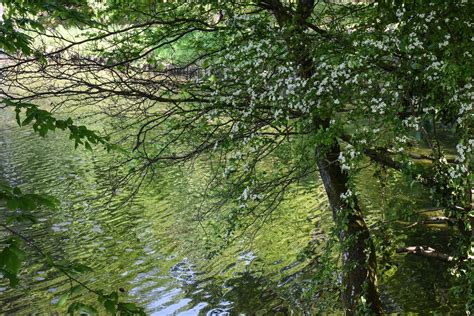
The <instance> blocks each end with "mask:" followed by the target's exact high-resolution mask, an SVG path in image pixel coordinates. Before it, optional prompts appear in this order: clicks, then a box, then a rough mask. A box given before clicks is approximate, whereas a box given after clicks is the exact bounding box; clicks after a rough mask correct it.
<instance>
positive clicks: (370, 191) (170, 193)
mask: <svg viewBox="0 0 474 316" xmlns="http://www.w3.org/2000/svg"><path fill="white" fill-rule="evenodd" d="M2 112H3V113H1V112H0V179H2V180H3V181H6V182H8V183H9V184H11V185H15V186H16V185H18V186H21V187H22V188H24V189H25V190H30V191H36V192H46V193H49V194H51V195H53V196H55V197H57V198H59V199H60V200H61V207H60V209H59V210H56V211H48V210H42V211H40V212H39V213H38V214H37V216H38V218H39V223H38V224H34V225H27V226H20V227H17V229H18V230H20V231H21V232H23V233H24V234H25V235H27V236H28V237H29V238H31V239H32V240H34V242H35V243H36V244H38V245H39V246H40V247H41V248H42V249H43V250H44V251H45V252H46V253H48V254H50V255H52V256H53V257H54V258H55V259H56V260H60V259H67V260H68V261H76V260H77V261H79V262H81V263H84V264H86V265H88V266H90V267H92V268H93V272H90V273H87V274H86V275H84V276H82V277H81V280H84V281H85V282H86V283H87V284H89V285H90V286H91V287H93V288H97V289H103V290H104V291H105V292H107V291H112V290H115V291H116V290H118V289H123V292H121V296H122V299H123V300H125V301H127V300H129V301H135V302H137V303H138V304H139V305H141V306H144V307H145V308H146V311H147V313H149V314H152V315H198V314H207V315H229V314H232V315H234V314H238V313H243V314H248V315H253V314H275V313H277V312H279V313H291V312H295V313H297V314H300V313H302V312H303V310H304V309H306V311H307V312H308V311H309V310H310V307H309V306H301V305H300V306H297V305H298V299H297V298H294V297H292V294H291V293H292V291H291V289H294V288H295V287H296V288H297V287H298V282H301V281H302V280H303V279H304V278H306V277H310V276H308V275H307V274H299V272H300V271H302V270H303V269H304V267H305V266H306V265H308V263H309V261H304V260H300V261H299V260H298V258H300V257H299V254H300V253H301V252H302V251H303V250H304V248H305V247H306V246H307V245H308V243H310V242H311V240H313V241H314V238H315V237H314V236H315V235H317V236H324V233H326V232H327V231H328V228H329V226H330V222H331V220H330V212H329V211H328V210H327V206H326V203H325V199H324V193H323V191H322V188H321V186H320V185H318V184H317V183H316V182H309V183H308V184H307V185H306V186H305V185H302V186H301V187H299V188H295V189H294V191H293V193H291V196H290V198H289V199H288V202H286V203H284V204H283V205H282V206H281V207H280V208H279V209H278V210H276V211H275V213H274V216H273V217H272V218H270V219H269V221H268V223H267V224H266V225H265V226H264V227H262V228H261V230H260V231H259V233H258V234H257V235H255V236H254V237H252V238H251V240H250V237H249V240H245V241H244V242H242V243H238V244H236V245H233V246H232V247H231V248H230V249H228V250H226V251H224V252H223V253H222V254H221V255H217V256H215V257H212V258H211V259H208V258H207V256H206V250H205V249H204V248H203V247H201V245H202V244H203V243H202V242H201V239H202V238H203V237H204V234H203V233H202V232H201V231H200V230H199V227H198V226H199V225H198V223H197V222H195V221H193V216H192V215H193V214H192V212H191V210H190V206H192V205H193V203H197V201H198V198H197V193H198V192H199V190H200V189H202V185H203V183H202V182H203V181H201V179H200V176H199V173H194V174H193V173H191V171H190V170H189V169H186V168H183V169H179V168H174V169H171V170H169V171H166V172H165V171H163V173H162V174H160V175H158V176H157V178H156V180H154V181H153V183H152V184H149V185H147V186H146V187H145V188H144V189H143V190H142V191H141V192H140V193H139V194H138V196H137V197H136V198H135V199H134V201H133V202H132V203H129V204H125V205H120V204H118V202H117V201H114V200H112V201H110V203H107V201H108V200H107V201H106V200H105V199H103V198H98V197H97V192H99V188H102V187H103V180H104V179H103V176H104V173H103V170H104V166H105V165H106V162H107V160H108V159H110V155H111V154H107V153H105V152H102V151H101V150H95V151H94V152H92V153H91V152H88V151H85V150H82V149H76V150H75V149H74V146H73V144H72V143H71V142H70V141H68V140H67V135H64V134H62V133H61V132H56V133H51V134H49V135H48V137H46V138H45V139H42V138H40V137H39V136H37V135H35V134H33V132H32V130H31V128H28V127H26V128H19V127H17V126H16V125H15V123H14V120H13V119H12V115H11V113H8V112H6V111H2ZM361 183H363V185H362V187H363V189H362V191H363V192H362V193H363V194H362V199H361V202H362V204H363V205H364V206H365V207H366V209H368V210H369V212H370V213H369V216H368V218H369V223H370V224H372V225H377V221H380V218H382V216H381V215H380V214H381V212H382V210H383V212H384V213H386V214H384V216H383V218H384V219H386V220H389V221H391V222H392V224H391V226H390V227H391V228H393V229H394V230H393V232H394V235H393V237H391V238H394V240H393V242H394V243H396V242H400V243H404V242H406V244H413V245H417V244H429V245H430V246H434V247H438V248H440V249H441V250H446V248H447V247H446V240H447V239H448V236H449V231H448V230H447V229H446V227H444V226H433V227H431V228H430V229H428V230H426V229H422V228H419V227H416V228H413V229H412V231H411V232H410V234H409V235H408V236H407V235H406V234H404V235H402V234H401V233H400V231H399V230H397V227H398V228H401V227H403V225H406V223H403V222H400V220H402V221H403V220H406V221H407V222H408V221H409V220H413V217H409V216H407V215H406V214H405V213H406V212H407V211H408V209H410V208H419V207H423V206H426V207H428V206H430V205H429V203H428V202H427V201H426V198H425V197H423V196H420V198H419V200H413V195H412V196H406V197H405V196H404V192H403V190H402V189H401V188H400V189H398V188H396V187H395V188H390V189H387V190H385V191H384V190H381V189H380V186H379V185H378V184H377V183H376V181H375V180H373V179H371V180H370V181H367V179H361ZM383 194H388V195H389V196H385V197H384V196H383ZM393 194H397V196H395V197H396V198H395V199H394V196H393ZM390 195H391V196H390ZM374 197H376V201H378V202H379V204H376V205H374V204H375V203H373V201H374ZM369 198H370V199H369ZM394 200H395V201H396V202H393V201H394ZM395 219H396V220H397V221H395ZM315 227H318V228H317V230H316V233H317V234H315ZM374 227H375V226H374ZM391 260H393V266H392V268H391V269H389V270H388V272H386V273H385V274H384V275H385V277H384V278H383V284H382V286H381V289H382V291H383V300H384V304H385V305H386V308H387V310H389V311H398V312H400V311H414V312H429V311H436V312H459V311H460V310H462V307H461V305H460V302H454V301H452V298H451V296H450V295H449V293H448V290H449V288H450V286H451V285H450V282H449V280H450V279H449V277H448V274H447V265H445V264H444V263H442V262H437V261H433V259H427V258H419V257H414V256H407V257H405V256H395V257H394V258H392V259H391ZM40 262H41V261H39V260H38V259H37V256H36V255H35V254H34V252H32V251H30V252H29V259H28V262H27V263H26V264H24V269H23V271H22V277H21V282H20V286H19V288H17V289H11V288H9V287H8V283H7V282H6V280H4V279H0V312H3V313H5V314H15V315H25V314H38V313H39V314H40V313H47V314H63V313H64V307H62V308H59V307H58V306H56V305H55V304H56V303H57V301H58V298H59V296H60V294H61V293H63V292H65V291H67V290H68V288H69V286H70V284H69V281H68V280H67V279H66V278H65V277H64V276H63V275H61V274H60V273H59V272H57V271H55V270H53V269H49V268H48V267H46V266H45V265H43V264H41V263H40ZM315 268H316V269H317V267H315ZM77 297H78V298H79V300H81V301H93V299H94V296H93V295H90V294H88V293H87V292H83V293H82V294H80V295H78V296H77ZM461 303H462V302H461ZM316 304H317V302H316ZM309 313H310V312H309Z"/></svg>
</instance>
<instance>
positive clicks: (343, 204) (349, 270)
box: [316, 143, 382, 315]
mask: <svg viewBox="0 0 474 316" xmlns="http://www.w3.org/2000/svg"><path fill="white" fill-rule="evenodd" d="M340 152H341V150H340V147H339V144H337V143H335V144H334V145H332V146H331V147H330V148H329V149H328V150H322V149H321V148H318V149H317V150H316V154H317V157H318V160H317V164H318V167H319V173H320V175H321V179H322V181H323V184H324V188H325V189H326V193H327V196H328V199H329V204H330V206H331V209H332V214H333V218H334V221H335V222H336V224H337V225H338V227H339V237H340V240H341V242H342V244H343V256H342V257H343V279H342V281H343V283H342V286H343V290H342V303H343V306H344V309H345V312H346V314H347V315H354V314H356V310H357V307H358V306H359V305H361V303H362V302H363V300H364V299H365V303H366V306H367V308H368V310H369V313H371V314H376V315H379V314H381V313H382V306H381V302H380V297H379V293H378V290H377V261H376V256H375V247H374V245H373V242H372V239H371V238H370V234H369V230H368V228H367V225H366V223H365V221H364V218H363V216H362V213H361V211H360V209H359V207H358V204H357V200H355V199H352V203H348V202H347V201H346V200H345V199H343V198H341V195H342V194H345V193H346V192H347V190H348V187H347V181H348V176H347V173H346V172H343V171H342V169H341V166H340V164H339V160H338V157H339V154H340ZM351 198H352V197H351Z"/></svg>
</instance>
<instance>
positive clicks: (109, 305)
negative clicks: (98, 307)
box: [104, 300, 117, 315]
mask: <svg viewBox="0 0 474 316" xmlns="http://www.w3.org/2000/svg"><path fill="white" fill-rule="evenodd" d="M104 307H105V310H106V311H107V312H108V313H110V314H111V315H115V314H117V305H116V304H115V302H114V301H109V300H107V301H105V302H104Z"/></svg>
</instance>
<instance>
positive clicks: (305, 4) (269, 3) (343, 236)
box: [257, 0, 382, 315]
mask: <svg viewBox="0 0 474 316" xmlns="http://www.w3.org/2000/svg"><path fill="white" fill-rule="evenodd" d="M257 3H258V5H259V6H260V7H262V8H263V9H266V10H268V11H270V12H271V13H272V14H273V15H274V16H275V18H276V20H277V22H278V24H279V25H280V26H285V27H286V26H291V29H292V31H290V32H289V33H287V34H286V35H285V40H286V42H287V44H288V51H289V53H290V58H291V60H292V61H293V62H294V64H295V65H296V66H297V67H298V68H299V69H298V72H299V74H300V76H301V77H302V78H305V79H309V78H311V77H312V75H313V74H314V69H315V65H314V62H313V58H312V54H311V52H310V51H309V48H308V46H307V45H306V43H307V41H306V40H307V38H306V36H305V32H304V30H305V28H306V24H307V21H306V20H307V19H308V18H309V17H310V16H311V13H312V11H313V9H314V5H315V1H314V0H298V1H297V7H296V11H295V12H293V11H291V10H288V8H287V7H285V6H284V5H283V3H282V2H281V1H280V0H260V1H258V2H257ZM312 119H313V127H314V129H315V131H316V130H318V129H319V128H321V127H323V128H327V127H328V126H329V119H327V118H326V119H322V118H321V117H319V116H318V115H317V114H313V117H312ZM333 141H334V143H333V145H332V146H330V147H329V148H325V147H327V146H324V147H323V146H321V147H318V148H317V149H316V155H317V164H318V168H319V173H320V175H321V179H322V181H323V184H324V188H325V189H326V193H327V196H328V199H329V204H330V206H331V209H332V213H333V218H334V221H335V222H336V224H337V225H338V227H339V228H340V232H339V237H340V240H341V242H342V244H343V246H344V247H343V249H344V250H343V267H344V268H343V271H344V273H343V284H342V286H343V290H342V303H343V306H344V309H345V312H346V314H347V315H354V314H356V311H357V307H358V306H359V303H361V301H362V296H363V297H364V298H365V301H366V304H367V306H368V310H369V313H370V314H375V315H380V314H381V313H382V305H381V302H380V296H379V293H378V290H377V261H376V256H375V247H374V245H373V242H372V239H371V238H370V234H369V229H368V227H367V225H366V223H365V221H364V218H363V216H362V212H361V211H360V209H359V207H358V204H357V200H355V199H353V200H352V201H353V203H351V204H350V203H347V201H346V200H344V199H343V198H342V197H341V195H342V194H344V193H346V192H347V190H348V185H347V184H348V175H347V173H345V172H343V171H342V169H341V166H340V164H339V160H338V157H339V154H340V152H341V150H340V147H339V144H338V143H337V140H336V139H334V140H333Z"/></svg>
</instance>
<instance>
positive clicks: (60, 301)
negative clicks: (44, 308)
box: [56, 292, 71, 311]
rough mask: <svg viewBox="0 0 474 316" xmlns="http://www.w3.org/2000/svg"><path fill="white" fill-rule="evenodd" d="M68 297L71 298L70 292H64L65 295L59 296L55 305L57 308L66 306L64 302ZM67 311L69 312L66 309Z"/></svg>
mask: <svg viewBox="0 0 474 316" xmlns="http://www.w3.org/2000/svg"><path fill="white" fill-rule="evenodd" d="M70 297H71V292H66V293H63V294H61V296H60V297H59V300H58V303H57V304H56V305H57V306H58V307H62V306H64V305H66V302H67V300H68V299H69V298H70ZM69 307H70V306H69ZM68 311H69V309H68Z"/></svg>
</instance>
